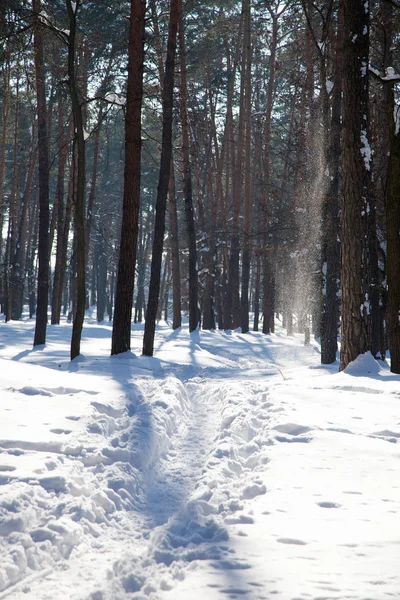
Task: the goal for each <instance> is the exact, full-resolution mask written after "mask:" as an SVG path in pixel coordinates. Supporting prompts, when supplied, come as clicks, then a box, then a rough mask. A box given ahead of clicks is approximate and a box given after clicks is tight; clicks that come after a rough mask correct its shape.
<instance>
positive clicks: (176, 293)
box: [168, 164, 182, 329]
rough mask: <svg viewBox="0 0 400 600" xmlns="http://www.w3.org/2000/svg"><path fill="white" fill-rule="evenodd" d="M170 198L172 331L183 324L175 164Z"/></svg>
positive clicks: (170, 185) (169, 188) (170, 184)
mask: <svg viewBox="0 0 400 600" xmlns="http://www.w3.org/2000/svg"><path fill="white" fill-rule="evenodd" d="M168 198H169V201H168V209H169V229H170V234H171V260H172V329H178V327H180V326H181V324H182V317H181V272H180V264H179V234H178V213H177V210H176V194H175V173H174V166H173V164H172V165H171V174H170V178H169V185H168Z"/></svg>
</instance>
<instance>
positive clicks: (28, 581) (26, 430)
mask: <svg viewBox="0 0 400 600" xmlns="http://www.w3.org/2000/svg"><path fill="white" fill-rule="evenodd" d="M0 327H1V334H2V345H1V346H0V369H1V378H0V397H1V419H0V552H1V557H2V560H1V562H0V600H3V599H5V598H7V599H12V600H22V599H24V600H54V598H63V599H71V600H133V599H136V600H139V599H149V600H157V599H160V600H163V599H165V600H167V599H169V600H188V599H189V600H203V598H204V597H207V599H208V600H223V599H224V598H246V599H249V600H255V599H260V600H261V599H265V598H277V599H280V600H295V599H296V600H300V599H302V600H303V599H304V600H305V599H306V598H310V599H313V600H316V599H317V598H329V599H338V600H344V599H345V598H352V599H355V600H362V599H365V598H371V599H373V600H383V599H384V598H388V597H398V594H399V589H400V571H399V568H398V557H399V551H400V537H399V530H400V516H399V515H400V484H399V483H398V478H397V474H398V470H399V449H398V443H399V440H400V413H399V401H400V392H399V389H400V387H399V383H400V377H399V376H395V375H392V374H391V373H390V372H389V370H388V368H387V366H386V365H385V364H383V363H378V362H376V361H375V360H374V359H373V358H372V357H371V356H370V355H369V354H365V355H362V356H360V357H359V358H358V359H357V360H356V361H354V362H353V363H351V364H350V365H349V366H348V367H347V369H346V370H345V371H343V372H341V373H337V368H338V365H337V363H336V364H334V365H332V366H329V367H326V366H321V365H320V364H319V348H318V346H317V345H316V344H315V343H314V345H313V344H311V345H310V346H304V345H303V339H302V336H300V335H296V336H294V337H290V338H288V337H287V336H286V335H285V332H284V331H283V330H282V329H281V328H280V327H279V323H278V324H277V333H276V334H273V335H270V336H265V335H262V334H261V333H249V334H246V335H243V334H241V332H240V330H238V331H236V332H226V333H223V332H218V331H214V332H203V331H202V332H199V331H196V332H194V333H192V334H189V333H188V331H187V328H186V327H183V328H181V329H179V330H177V331H175V332H173V331H172V330H171V329H170V327H169V326H168V325H167V324H166V323H163V322H162V323H160V324H159V326H158V329H157V333H156V347H155V357H154V358H149V357H141V356H138V355H139V353H140V348H141V341H142V333H143V332H142V328H141V326H134V328H133V331H132V353H126V354H123V355H120V356H117V357H109V348H110V335H111V326H109V325H108V324H107V325H106V324H104V325H103V324H100V325H98V324H95V323H94V322H93V321H92V320H91V317H90V314H89V315H88V316H87V318H86V323H85V328H84V337H83V343H82V349H83V357H81V360H79V361H72V362H69V360H68V355H69V347H68V346H69V339H70V333H71V331H70V330H71V325H70V324H67V323H62V325H60V326H49V327H48V341H47V343H46V346H44V347H43V346H42V347H40V348H34V349H32V348H31V341H32V339H33V330H34V323H33V322H32V321H30V320H28V319H27V320H25V321H19V322H10V323H7V324H5V323H3V322H1V323H0Z"/></svg>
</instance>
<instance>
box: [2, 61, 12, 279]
mask: <svg viewBox="0 0 400 600" xmlns="http://www.w3.org/2000/svg"><path fill="white" fill-rule="evenodd" d="M2 79H3V98H2V106H1V109H2V110H1V117H2V118H1V124H2V131H1V141H0V263H1V261H2V252H3V243H2V242H3V210H4V207H3V196H4V190H3V186H4V173H5V164H6V142H7V129H8V119H9V115H10V61H9V57H8V51H6V52H5V58H4V63H3V65H2ZM0 279H1V277H0Z"/></svg>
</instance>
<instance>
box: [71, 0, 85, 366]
mask: <svg viewBox="0 0 400 600" xmlns="http://www.w3.org/2000/svg"><path fill="white" fill-rule="evenodd" d="M66 2H67V13H68V18H69V29H70V32H69V38H68V88H69V93H70V97H71V103H72V114H73V119H74V130H75V140H76V149H77V161H76V162H77V177H76V194H75V197H74V200H75V202H74V228H75V239H76V304H75V310H74V320H73V325H72V337H71V352H70V356H71V360H73V359H74V358H76V357H77V356H79V354H80V351H81V350H80V349H81V337H82V328H83V321H84V318H85V304H86V285H85V278H86V273H85V164H86V150H85V135H84V125H83V108H82V100H81V98H80V97H79V89H78V79H77V64H76V29H77V27H76V20H77V13H78V9H79V4H80V0H77V1H76V3H75V4H74V5H73V3H72V1H71V0H66Z"/></svg>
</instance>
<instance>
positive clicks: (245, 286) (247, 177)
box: [240, 0, 252, 333]
mask: <svg viewBox="0 0 400 600" xmlns="http://www.w3.org/2000/svg"><path fill="white" fill-rule="evenodd" d="M243 10H244V11H245V14H244V36H243V53H244V66H245V75H244V77H245V110H244V119H245V133H244V151H245V159H244V210H243V253H242V290H241V298H240V300H241V304H240V325H241V328H242V333H248V331H249V282H250V250H251V244H250V227H251V212H252V210H251V209H252V197H251V169H250V151H251V58H252V57H251V35H250V32H251V14H250V1H249V0H246V1H245V2H244V4H243Z"/></svg>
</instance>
